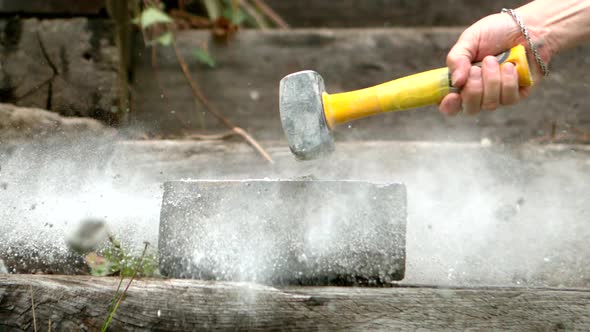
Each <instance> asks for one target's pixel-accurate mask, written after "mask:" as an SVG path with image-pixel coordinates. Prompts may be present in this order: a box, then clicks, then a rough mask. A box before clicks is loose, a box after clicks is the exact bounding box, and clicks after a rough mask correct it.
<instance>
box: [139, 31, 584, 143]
mask: <svg viewBox="0 0 590 332" xmlns="http://www.w3.org/2000/svg"><path fill="white" fill-rule="evenodd" d="M461 31H462V30H461V29H443V28H424V29H350V30H347V29H345V30H317V29H315V30H293V31H269V32H258V31H242V32H240V33H239V34H238V35H237V37H236V39H235V40H233V41H231V42H230V43H229V45H226V44H223V45H221V44H216V43H211V45H210V49H211V53H212V54H213V57H214V58H215V59H216V61H217V62H218V66H217V67H216V68H206V67H205V66H203V65H201V64H199V63H198V61H197V60H196V59H195V57H194V55H193V52H194V49H195V47H197V46H199V45H202V44H203V43H207V42H210V41H209V40H210V38H211V37H210V34H209V33H207V32H183V33H180V34H179V36H178V45H179V47H180V50H181V53H182V54H183V55H184V56H185V58H186V60H187V61H188V63H189V66H190V68H191V71H192V72H193V74H194V76H195V77H196V78H197V79H198V81H199V82H200V83H201V85H202V89H203V91H204V93H205V95H206V96H207V97H208V98H209V99H210V101H211V103H212V104H213V105H214V106H216V107H217V108H218V109H219V110H221V111H222V112H223V113H225V114H226V115H227V116H228V117H229V118H230V119H231V120H233V121H234V122H235V123H236V124H238V125H239V126H242V127H244V128H246V129H248V130H249V131H250V132H251V133H252V134H253V135H254V136H255V137H257V138H259V139H263V140H276V139H282V138H283V133H282V128H281V125H280V120H279V110H278V98H279V96H278V84H279V80H280V79H281V78H282V77H283V76H285V75H287V74H289V73H292V72H294V71H298V70H302V69H314V70H316V71H318V72H319V73H321V74H322V76H323V77H324V79H325V81H326V84H327V89H328V92H331V93H334V92H341V91H347V90H353V89H358V88H363V87H367V86H371V85H374V84H378V83H381V82H385V81H388V80H390V79H393V78H396V77H401V76H404V75H409V74H412V73H416V72H419V71H423V70H427V69H432V68H437V67H442V66H444V65H445V57H446V54H447V52H448V50H449V49H450V47H451V46H452V45H453V43H454V42H455V41H456V39H457V37H458V36H459V34H460V32H461ZM589 50H590V46H587V45H586V46H583V47H579V48H576V49H573V50H571V51H569V52H564V53H563V54H560V55H558V56H557V57H556V58H555V61H554V63H553V67H554V68H555V70H554V71H553V72H552V76H551V77H550V78H549V79H547V80H546V81H544V82H542V83H541V84H540V85H539V87H538V88H537V89H536V90H535V91H534V92H533V94H532V97H531V98H530V99H529V100H527V101H525V102H523V103H521V104H519V105H518V106H515V107H511V108H505V109H501V110H499V111H497V112H493V113H492V112H485V113H482V114H481V115H479V116H476V117H470V116H466V115H463V116H458V117H453V118H451V117H444V116H443V115H441V114H439V113H438V112H437V111H436V110H435V108H433V107H429V108H423V109H418V110H413V111H407V112H398V113H392V114H385V115H378V116H374V117H373V118H370V119H365V120H361V121H357V122H354V123H351V124H350V127H348V126H346V125H345V126H343V127H341V128H339V129H337V130H336V135H337V136H338V137H339V138H341V139H347V140H435V141H479V140H481V139H482V138H490V139H491V140H493V141H495V140H498V141H507V142H525V141H528V140H530V139H534V138H538V137H542V136H547V135H550V134H551V133H557V134H559V135H562V134H563V136H566V137H568V140H569V141H570V142H572V141H576V139H578V138H579V137H587V133H588V132H589V131H590V112H587V107H586V105H587V103H588V97H587V88H586V86H585V85H584V84H582V82H588V81H590V71H587V70H580V68H584V67H585V66H587V62H588V61H590V56H589V55H588V54H590V52H589ZM150 53H151V52H150V51H144V52H142V53H141V56H140V58H139V59H137V60H138V61H137V67H136V68H135V83H134V86H135V91H136V92H137V93H136V94H135V98H134V103H135V110H136V113H135V114H133V115H132V117H133V118H134V122H135V124H137V125H139V126H140V127H143V128H146V129H148V131H151V132H152V133H153V134H165V135H166V134H179V133H181V132H183V131H189V132H192V131H198V130H203V128H205V129H208V130H221V129H222V128H221V127H220V126H219V125H218V124H217V122H216V121H215V119H213V118H212V117H211V116H209V115H206V114H205V115H204V113H203V109H202V108H200V107H196V106H195V100H194V98H193V96H192V94H191V90H190V88H189V86H188V85H187V82H186V81H185V78H184V77H183V75H182V72H181V70H180V68H179V67H178V63H177V60H176V58H175V56H174V54H173V52H172V51H171V50H170V49H160V50H159V52H158V62H159V75H158V76H159V79H160V80H159V81H158V80H157V79H156V77H155V75H154V71H153V69H152V67H151V64H150V56H149V55H150ZM160 83H161V85H162V86H163V87H164V92H162V90H161V89H160V86H159V84H160ZM203 119H204V120H203ZM183 126H185V127H186V128H183ZM584 132H586V136H584V135H583V133H584ZM581 133H582V135H580V134H581ZM586 141H587V138H586Z"/></svg>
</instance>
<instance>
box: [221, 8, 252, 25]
mask: <svg viewBox="0 0 590 332" xmlns="http://www.w3.org/2000/svg"><path fill="white" fill-rule="evenodd" d="M223 16H224V17H225V18H227V19H228V20H230V21H231V22H232V23H233V24H235V25H240V24H242V23H243V22H244V21H245V20H246V19H247V18H248V16H247V15H246V14H245V13H244V11H242V10H241V9H239V8H236V9H232V8H231V7H229V8H226V9H225V10H224V11H223Z"/></svg>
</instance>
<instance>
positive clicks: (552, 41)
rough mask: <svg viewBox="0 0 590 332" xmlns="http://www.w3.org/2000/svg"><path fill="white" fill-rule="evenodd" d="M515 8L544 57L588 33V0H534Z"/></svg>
mask: <svg viewBox="0 0 590 332" xmlns="http://www.w3.org/2000/svg"><path fill="white" fill-rule="evenodd" d="M517 11H518V12H519V14H521V15H522V17H523V20H524V21H525V23H526V24H527V26H528V27H529V29H530V31H531V35H532V37H533V41H534V42H535V43H537V44H540V46H539V52H541V54H542V56H543V57H544V59H547V61H548V60H549V59H551V57H552V56H554V55H555V54H557V53H558V52H561V51H562V50H564V49H567V48H570V47H573V46H575V45H577V44H579V43H581V42H583V41H585V40H587V39H588V37H590V0H560V1H555V0H536V1H533V2H531V3H529V4H527V5H524V6H522V7H520V8H518V10H517ZM541 45H542V46H541Z"/></svg>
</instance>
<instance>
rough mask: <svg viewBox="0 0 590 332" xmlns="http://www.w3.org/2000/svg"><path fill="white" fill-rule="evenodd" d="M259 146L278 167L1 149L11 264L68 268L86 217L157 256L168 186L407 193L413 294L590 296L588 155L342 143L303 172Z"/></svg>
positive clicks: (96, 151) (121, 146) (137, 144)
mask: <svg viewBox="0 0 590 332" xmlns="http://www.w3.org/2000/svg"><path fill="white" fill-rule="evenodd" d="M262 144H263V145H264V146H265V147H267V148H268V150H269V152H270V153H271V155H272V156H273V158H274V159H275V161H276V163H275V165H273V166H270V165H268V164H267V163H265V162H264V161H262V159H261V158H260V157H259V156H258V155H256V154H255V153H254V152H253V151H252V149H251V148H250V147H249V146H248V145H245V144H242V143H239V142H233V143H232V142H211V141H204V142H191V141H133V142H119V143H114V142H109V141H106V142H105V141H97V140H96V139H87V140H77V141H76V144H75V145H72V144H71V143H64V144H63V145H58V144H54V143H50V142H44V143H40V144H35V145H22V144H21V145H14V146H11V145H10V144H8V143H6V144H4V143H3V144H2V146H0V151H1V152H0V160H2V161H3V162H2V165H1V166H2V173H1V174H0V176H1V177H0V182H2V185H1V186H0V220H1V222H0V247H1V248H0V259H2V258H4V259H5V260H6V255H7V254H8V253H10V252H12V254H14V253H15V250H17V249H18V248H20V249H22V250H21V251H24V252H29V253H30V252H37V253H38V254H37V255H38V256H35V257H33V258H32V259H35V261H36V262H47V261H49V262H53V264H54V265H53V266H54V268H55V266H58V267H60V268H63V267H64V265H63V264H61V265H60V264H59V263H60V261H59V260H58V259H56V258H55V257H58V256H59V255H60V254H63V253H64V252H66V249H65V245H64V237H65V236H66V235H68V234H69V233H70V232H71V231H72V229H73V228H74V226H76V225H77V223H78V222H79V221H80V220H81V219H83V218H87V217H96V218H101V219H104V220H105V221H106V222H107V224H108V225H109V227H110V228H111V230H112V231H113V232H114V233H115V234H116V235H117V236H118V237H120V238H122V239H123V241H124V243H125V245H127V246H132V247H133V246H135V247H137V248H141V247H143V241H146V240H147V241H150V242H151V243H153V244H155V243H157V234H158V224H159V216H160V203H161V199H162V196H161V195H162V187H161V185H162V183H163V182H165V181H170V180H178V179H218V180H221V179H257V178H265V177H266V178H270V179H275V178H281V179H292V178H300V177H304V176H305V177H317V178H319V179H339V180H346V179H349V180H366V181H375V182H394V183H397V182H402V183H404V184H405V185H406V187H407V195H408V204H409V205H408V216H409V219H408V228H407V272H406V279H405V282H407V283H422V284H445V285H463V286H465V285H527V286H552V287H562V286H563V287H589V286H590V252H589V251H588V245H587V242H588V240H587V239H588V238H589V237H590V227H589V224H588V221H589V220H590V210H589V207H590V196H588V188H587V187H588V183H590V146H580V145H578V146H575V145H549V146H539V145H533V144H521V145H495V144H491V145H490V144H488V143H485V144H479V143H477V144H476V143H433V142H391V141H372V142H338V143H337V152H336V153H335V154H334V155H333V156H332V158H331V159H328V160H323V161H318V162H312V163H300V162H295V161H294V159H293V157H292V155H291V154H290V152H289V151H288V149H287V148H286V145H285V143H284V142H263V143H262ZM244 199H249V198H248V197H245V198H244ZM250 199H252V202H251V204H253V205H257V204H260V200H263V199H264V197H260V196H258V195H255V194H254V193H253V195H252V197H250ZM10 248H12V251H9V249H10ZM20 249H19V250H20ZM52 257H53V258H52ZM55 264H57V265H55ZM54 271H55V270H54Z"/></svg>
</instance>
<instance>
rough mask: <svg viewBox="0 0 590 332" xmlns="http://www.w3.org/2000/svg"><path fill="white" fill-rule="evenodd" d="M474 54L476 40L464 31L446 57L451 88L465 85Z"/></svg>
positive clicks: (475, 52)
mask: <svg viewBox="0 0 590 332" xmlns="http://www.w3.org/2000/svg"><path fill="white" fill-rule="evenodd" d="M476 54H477V39H476V38H474V36H473V35H472V34H471V33H469V31H465V32H464V33H463V35H461V37H460V38H459V41H457V43H456V44H455V46H453V48H452V49H451V51H450V52H449V55H448V56H447V66H448V67H449V71H450V72H451V82H452V84H453V87H455V88H461V87H463V86H464V85H465V83H467V78H468V77H469V70H470V69H471V64H472V63H473V62H474V60H475V55H476Z"/></svg>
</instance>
